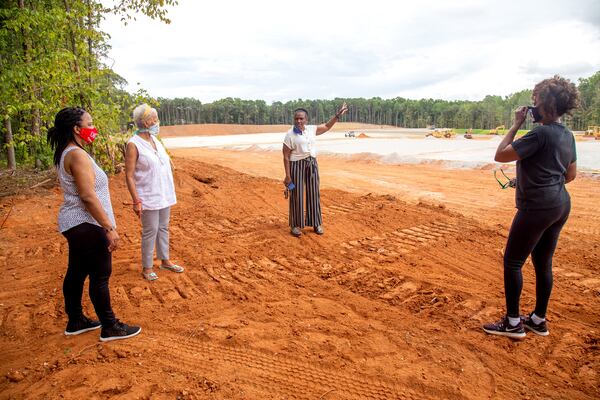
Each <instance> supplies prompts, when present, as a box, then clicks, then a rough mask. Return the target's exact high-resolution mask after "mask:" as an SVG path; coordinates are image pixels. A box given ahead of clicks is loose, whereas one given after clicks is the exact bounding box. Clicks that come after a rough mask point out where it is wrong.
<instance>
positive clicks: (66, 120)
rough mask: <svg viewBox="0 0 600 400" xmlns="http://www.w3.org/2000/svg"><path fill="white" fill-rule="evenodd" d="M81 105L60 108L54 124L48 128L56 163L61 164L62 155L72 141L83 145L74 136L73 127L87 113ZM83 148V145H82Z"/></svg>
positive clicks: (49, 141) (49, 140)
mask: <svg viewBox="0 0 600 400" xmlns="http://www.w3.org/2000/svg"><path fill="white" fill-rule="evenodd" d="M85 112H86V111H85V110H84V109H83V108H81V107H66V108H63V109H62V110H60V111H59V112H58V113H57V114H56V117H54V126H53V127H52V128H50V129H48V137H47V140H48V143H49V144H50V147H52V149H54V165H56V166H58V164H60V157H61V155H62V152H63V151H64V150H65V148H66V147H67V145H68V144H69V142H70V141H73V142H74V143H75V144H77V146H79V147H81V146H80V145H79V143H77V141H76V140H75V137H74V136H73V127H75V126H78V125H79V124H80V123H81V118H82V117H83V114H85ZM81 148H82V149H83V147H81Z"/></svg>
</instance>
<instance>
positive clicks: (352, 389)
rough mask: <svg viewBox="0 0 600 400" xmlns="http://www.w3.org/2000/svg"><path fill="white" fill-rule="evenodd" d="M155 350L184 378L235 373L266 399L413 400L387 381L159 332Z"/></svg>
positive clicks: (406, 393)
mask: <svg viewBox="0 0 600 400" xmlns="http://www.w3.org/2000/svg"><path fill="white" fill-rule="evenodd" d="M160 336H161V337H162V338H163V339H164V340H161V341H160V342H159V343H157V344H156V345H158V346H159V347H160V348H161V349H162V350H160V351H161V352H164V353H165V354H168V355H169V356H168V357H164V358H163V359H161V364H163V365H164V366H165V367H167V368H175V369H178V370H182V371H185V373H186V374H192V375H196V376H199V377H201V376H205V375H206V374H207V373H208V372H212V371H214V369H215V368H216V369H220V368H226V369H227V370H235V373H234V376H235V378H236V381H241V382H242V383H244V385H245V386H247V387H249V388H251V389H253V390H257V391H258V392H259V393H263V394H267V395H269V394H270V395H272V394H273V393H278V394H279V395H281V394H285V395H287V396H290V397H291V398H294V399H315V398H318V396H320V395H323V394H324V393H327V392H328V391H332V392H333V391H335V396H336V398H343V399H382V400H383V399H394V398H414V399H416V398H419V396H416V395H415V393H413V392H411V391H410V390H407V389H401V388H399V387H397V386H396V385H395V384H394V383H392V382H387V381H385V380H382V379H380V378H373V377H369V376H366V375H361V374H356V373H345V372H343V371H339V370H334V369H329V368H325V367H319V366H318V365H315V364H314V363H311V362H306V361H301V360H294V359H290V358H288V357H285V356H281V355H276V354H268V353H263V352H260V351H257V350H252V349H248V348H239V347H232V346H224V345H219V344H215V343H209V342H206V341H202V340H197V339H193V338H189V337H185V336H183V335H173V334H170V333H164V334H161V335H160Z"/></svg>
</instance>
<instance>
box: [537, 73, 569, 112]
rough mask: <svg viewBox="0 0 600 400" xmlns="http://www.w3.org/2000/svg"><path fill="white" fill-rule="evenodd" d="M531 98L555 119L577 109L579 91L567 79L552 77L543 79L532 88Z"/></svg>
mask: <svg viewBox="0 0 600 400" xmlns="http://www.w3.org/2000/svg"><path fill="white" fill-rule="evenodd" d="M532 97H533V98H534V99H537V101H538V103H539V104H540V105H541V106H542V107H543V108H544V111H546V112H547V113H550V114H553V115H555V116H557V117H560V116H562V115H563V114H569V115H570V114H571V112H572V111H573V110H574V109H576V108H577V107H579V90H577V86H575V84H574V83H572V82H571V81H569V80H568V79H565V78H562V77H560V76H558V75H554V76H553V77H552V78H549V79H544V80H543V81H541V82H540V83H538V84H537V85H535V87H534V88H533V93H532Z"/></svg>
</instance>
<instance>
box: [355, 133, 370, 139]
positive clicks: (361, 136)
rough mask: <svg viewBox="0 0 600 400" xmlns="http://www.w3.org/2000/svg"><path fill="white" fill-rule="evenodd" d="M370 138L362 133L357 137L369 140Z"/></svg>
mask: <svg viewBox="0 0 600 400" xmlns="http://www.w3.org/2000/svg"><path fill="white" fill-rule="evenodd" d="M368 137H369V136H367V135H366V134H364V133H361V134H359V135H358V136H357V138H359V139H363V138H368Z"/></svg>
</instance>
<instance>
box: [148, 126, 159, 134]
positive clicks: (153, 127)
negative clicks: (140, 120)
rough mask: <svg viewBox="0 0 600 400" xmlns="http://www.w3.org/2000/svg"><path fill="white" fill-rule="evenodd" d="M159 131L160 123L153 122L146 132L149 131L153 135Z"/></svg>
mask: <svg viewBox="0 0 600 400" xmlns="http://www.w3.org/2000/svg"><path fill="white" fill-rule="evenodd" d="M159 131H160V124H154V125H152V126H151V127H150V128H148V133H150V134H151V135H153V136H156V135H158V132H159Z"/></svg>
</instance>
